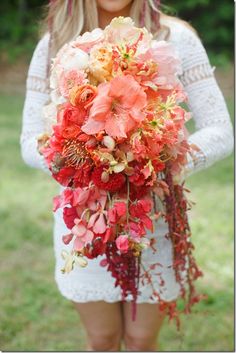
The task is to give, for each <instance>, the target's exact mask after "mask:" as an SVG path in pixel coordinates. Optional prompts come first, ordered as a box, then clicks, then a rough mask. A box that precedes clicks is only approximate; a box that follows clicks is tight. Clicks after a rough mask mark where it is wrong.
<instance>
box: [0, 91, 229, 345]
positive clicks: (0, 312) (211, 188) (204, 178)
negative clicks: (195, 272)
mask: <svg viewBox="0 0 236 353" xmlns="http://www.w3.org/2000/svg"><path fill="white" fill-rule="evenodd" d="M228 103H229V108H230V111H231V113H232V110H233V100H230V101H229V102H228ZM22 104H23V97H18V96H4V95H3V96H1V98H0V106H1V113H0V122H1V123H0V124H1V130H0V131H1V132H0V137H1V138H0V148H1V178H0V179H1V181H0V194H1V203H0V218H1V237H0V249H1V250H0V264H1V265H0V271H1V287H0V303H1V305H0V318H1V319H0V349H1V350H22V351H24V350H27V351H33V350H38V351H53V350H54V351H55V350H57V351H60V350H64V351H69V350H70V351H78V350H84V349H85V346H84V344H85V334H84V331H83V327H82V325H81V323H80V321H79V317H78V315H77V313H76V312H75V310H74V309H73V307H72V304H71V303H70V302H69V301H68V300H66V299H65V298H63V297H62V296H61V294H60V293H59V291H58V290H57V287H56V284H55V282H54V253H53V236H52V227H53V216H52V212H51V208H52V201H51V200H52V197H53V196H54V195H55V194H56V193H57V191H58V186H57V185H56V183H55V182H54V181H52V180H51V179H50V177H49V176H47V175H46V174H44V173H42V172H41V171H39V170H34V169H30V168H29V167H27V166H25V165H24V163H23V162H22V159H21V156H20V150H19V135H20V129H21V112H22ZM187 186H189V188H190V189H191V194H190V198H191V200H193V201H195V202H196V205H195V206H194V207H193V209H192V210H191V213H190V222H191V227H192V233H193V242H194V244H195V247H196V250H195V257H196V259H197V262H198V263H199V266H200V268H201V269H202V270H203V272H204V277H203V278H201V279H199V280H198V283H197V289H198V290H199V291H200V292H203V293H206V294H207V295H208V299H207V300H205V301H204V302H201V303H199V304H198V305H196V306H194V308H193V313H192V314H191V315H190V316H187V317H183V318H182V330H181V332H177V331H176V328H175V325H174V324H168V322H167V321H166V322H165V324H164V326H163V329H162V331H161V335H160V346H161V349H162V350H163V351H179V350H181V351H233V349H234V329H233V324H234V316H233V311H234V306H233V305H234V295H233V294H234V293H233V265H234V262H233V230H234V229H233V156H230V157H228V158H226V159H224V160H222V161H220V162H218V163H216V164H215V165H214V166H212V167H211V168H209V169H207V170H205V171H202V172H200V173H196V174H195V175H193V176H191V177H190V178H189V179H188V181H187Z"/></svg>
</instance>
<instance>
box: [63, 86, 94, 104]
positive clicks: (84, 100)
mask: <svg viewBox="0 0 236 353" xmlns="http://www.w3.org/2000/svg"><path fill="white" fill-rule="evenodd" d="M96 95H97V87H95V86H92V85H89V84H85V85H81V86H75V87H73V88H72V89H71V90H70V95H69V100H70V103H71V104H72V105H73V106H75V107H81V108H85V109H87V108H88V107H89V105H90V104H91V103H92V101H93V100H94V98H95V97H96Z"/></svg>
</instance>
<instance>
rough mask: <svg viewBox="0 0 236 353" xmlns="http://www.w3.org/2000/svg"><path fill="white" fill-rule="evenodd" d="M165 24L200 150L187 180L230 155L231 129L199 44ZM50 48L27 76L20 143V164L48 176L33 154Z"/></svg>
mask: <svg viewBox="0 0 236 353" xmlns="http://www.w3.org/2000/svg"><path fill="white" fill-rule="evenodd" d="M168 21H169V23H167V24H168V25H169V27H170V29H171V32H170V37H169V39H168V41H169V42H171V43H172V44H173V45H174V47H175V49H176V50H177V52H178V54H179V56H180V59H181V63H182V73H181V75H180V76H179V78H180V80H181V82H182V84H183V85H184V88H185V91H186V93H187V96H188V107H189V109H190V111H191V112H192V115H193V119H194V123H195V132H194V133H193V134H191V135H190V136H189V138H188V141H189V142H190V143H194V144H195V145H197V146H198V147H199V148H200V150H201V151H200V152H194V154H195V156H194V163H193V160H192V158H191V157H190V156H188V165H187V173H186V176H189V175H191V174H193V173H196V172H197V171H200V170H202V169H204V168H207V167H209V166H211V165H212V164H213V163H215V162H216V161H218V160H220V159H223V158H225V157H227V156H228V155H229V154H231V153H232V151H233V146H234V137H233V126H232V123H231V120H230V116H229V112H228V110H227V106H226V103H225V100H224V97H223V95H222V92H221V90H220V88H219V86H218V83H217V81H216V79H215V76H214V68H213V67H212V66H211V64H210V62H209V58H208V55H207V53H206V50H205V48H204V46H203V45H202V42H201V40H200V38H199V37H198V36H197V35H196V34H195V33H194V32H193V31H192V30H191V29H190V28H188V27H186V26H185V25H184V24H182V22H179V21H173V20H168ZM48 47H49V34H46V35H45V36H44V37H43V38H42V39H41V40H40V41H39V43H38V44H37V46H36V49H35V51H34V53H33V57H32V60H31V63H30V67H29V71H28V77H27V86H26V87H27V92H26V99H25V104H24V110H23V126H22V133H21V137H20V143H21V151H22V157H23V159H24V161H25V162H26V163H27V164H28V165H30V166H32V167H35V168H40V169H43V170H44V171H45V172H47V173H50V172H49V170H48V168H47V166H46V164H45V163H44V161H43V157H42V156H40V155H39V153H38V151H37V141H36V138H37V136H38V135H40V134H41V133H43V132H44V121H43V119H42V108H43V106H44V104H45V103H47V102H49V99H50V96H49V88H48V87H49V85H48V70H47V67H48Z"/></svg>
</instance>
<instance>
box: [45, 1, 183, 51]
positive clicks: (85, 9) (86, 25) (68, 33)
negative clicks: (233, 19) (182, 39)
mask: <svg viewBox="0 0 236 353" xmlns="http://www.w3.org/2000/svg"><path fill="white" fill-rule="evenodd" d="M144 1H146V4H145V5H146V8H145V17H144V18H143V22H144V23H143V25H144V26H145V27H146V28H147V30H148V31H150V32H152V34H153V35H154V38H157V39H158V38H160V39H168V36H169V33H170V29H169V27H168V26H166V25H164V24H163V23H161V21H160V19H161V18H162V19H163V18H174V19H176V18H175V17H172V16H167V15H165V14H164V13H163V12H161V11H160V9H157V8H156V6H155V3H154V1H153V0H133V3H132V6H131V11H130V17H131V18H132V19H133V20H134V22H135V24H136V26H138V27H140V26H141V20H140V18H141V13H142V10H143V5H144ZM71 6H72V8H71V14H69V13H68V1H65V0H54V1H50V3H49V5H47V6H46V8H45V12H46V14H45V18H44V20H43V21H42V26H41V34H42V33H45V32H46V31H48V28H49V31H50V35H51V40H50V54H49V55H50V57H53V56H55V54H56V52H57V51H58V50H59V49H60V48H61V47H62V46H63V45H64V44H65V43H66V42H69V41H71V40H73V39H74V38H75V37H77V36H78V35H80V34H83V33H84V32H86V31H92V30H93V29H94V28H97V27H99V24H98V12H97V4H96V0H73V1H72V2H71ZM154 16H155V17H154ZM153 17H154V18H155V20H153ZM180 21H181V22H184V23H185V24H186V25H187V26H189V24H188V23H187V22H185V21H182V20H180Z"/></svg>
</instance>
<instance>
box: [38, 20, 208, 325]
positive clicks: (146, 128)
mask: <svg viewBox="0 0 236 353" xmlns="http://www.w3.org/2000/svg"><path fill="white" fill-rule="evenodd" d="M179 70H180V62H179V59H178V57H177V55H176V53H175V51H174V48H173V47H172V46H171V45H170V44H169V43H167V42H165V41H159V42H158V41H155V40H153V38H152V35H151V34H150V33H149V32H148V31H147V30H146V29H145V28H137V27H135V26H134V23H133V22H132V20H131V19H130V18H123V17H119V18H115V19H113V20H112V22H111V23H110V25H109V26H107V27H106V28H105V29H104V30H101V29H95V30H94V31H92V32H86V33H85V34H83V35H82V36H79V37H77V38H76V39H75V40H73V41H71V42H70V43H68V44H66V45H64V46H63V47H62V48H61V49H60V51H59V52H58V54H57V56H56V58H54V59H53V63H52V67H51V77H50V87H51V103H50V105H49V106H48V107H45V110H44V113H45V116H46V118H47V119H48V120H49V121H50V122H51V129H50V131H48V132H47V133H45V134H44V135H43V136H40V137H39V138H38V149H39V151H40V153H41V154H43V156H44V158H45V160H46V162H47V165H48V167H49V169H50V171H51V173H52V176H53V178H55V179H56V180H57V182H59V183H60V184H61V185H63V186H64V190H63V192H62V193H61V194H60V195H59V196H56V197H55V198H54V211H56V210H57V209H58V208H63V218H64V222H65V224H66V226H67V227H68V229H69V230H70V232H69V233H68V234H65V235H64V236H63V242H64V244H65V245H67V244H69V243H70V242H73V250H72V251H71V253H68V252H67V251H66V250H64V251H63V252H62V256H63V258H64V259H65V266H64V268H63V269H62V271H63V272H64V273H68V272H70V271H71V270H72V269H73V267H74V265H75V264H77V265H80V266H81V267H84V266H86V264H87V260H86V259H87V258H88V259H93V258H96V257H98V256H99V255H104V254H105V260H102V262H101V266H107V269H108V271H111V273H112V276H113V277H114V278H115V279H116V282H115V285H116V286H118V285H119V286H120V287H121V290H122V296H123V300H125V299H126V298H127V296H128V295H131V296H132V300H133V303H134V309H135V303H136V299H137V296H138V293H139V291H138V288H139V282H140V279H141V275H140V266H142V261H141V255H142V251H143V250H144V249H146V248H147V247H152V246H153V245H154V244H153V243H154V239H149V238H148V237H147V231H151V232H154V225H155V221H156V220H158V218H159V217H163V218H164V219H165V222H168V226H169V236H170V237H171V240H172V242H173V249H174V261H173V268H174V270H175V274H176V279H177V280H178V281H179V283H180V284H181V295H182V297H183V298H184V299H185V301H186V306H185V312H189V311H190V307H191V305H192V304H193V303H195V302H197V301H199V300H200V296H199V295H197V294H196V293H195V288H194V286H193V281H194V280H195V279H196V278H198V277H199V276H201V275H202V272H201V271H200V270H199V269H198V267H197V265H196V262H195V260H194V257H193V255H192V249H194V246H193V244H192V243H191V242H190V239H189V238H190V235H191V232H190V228H189V224H188V218H187V211H188V210H189V209H190V208H191V202H190V201H188V200H187V199H186V196H185V194H184V191H187V192H188V191H189V190H187V189H185V188H184V182H182V183H180V182H179V183H178V182H176V180H178V177H179V176H180V175H181V173H183V172H184V170H185V169H184V167H185V165H186V163H187V155H188V153H191V148H195V146H190V145H189V144H188V142H187V136H188V134H187V130H186V128H185V122H186V121H187V120H188V119H189V118H190V113H187V112H186V111H185V110H184V109H183V108H182V107H181V106H180V103H181V102H184V101H186V99H187V98H186V95H185V93H184V90H183V87H182V85H181V83H180V82H179V80H178V77H177V76H178V73H179ZM183 175H184V174H183ZM157 199H158V200H159V202H161V203H162V205H163V209H162V211H160V210H158V208H157V206H156V200H157ZM81 270H82V269H81ZM185 270H186V271H187V282H188V285H189V295H188V299H186V287H185V286H184V285H183V284H182V283H181V280H180V276H181V272H183V271H185ZM148 271H149V269H145V276H146V279H147V280H148V281H149V282H150V284H151V276H149V275H148V273H149V272H148ZM153 296H156V297H158V299H159V303H160V307H161V308H162V309H164V308H167V309H168V313H169V317H170V319H171V318H173V317H175V318H176V321H177V323H178V325H179V318H178V315H177V314H178V310H177V306H176V302H171V303H168V302H164V301H163V300H161V298H160V296H159V294H158V293H156V292H155V291H153ZM133 313H134V314H135V310H134V312H133Z"/></svg>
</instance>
